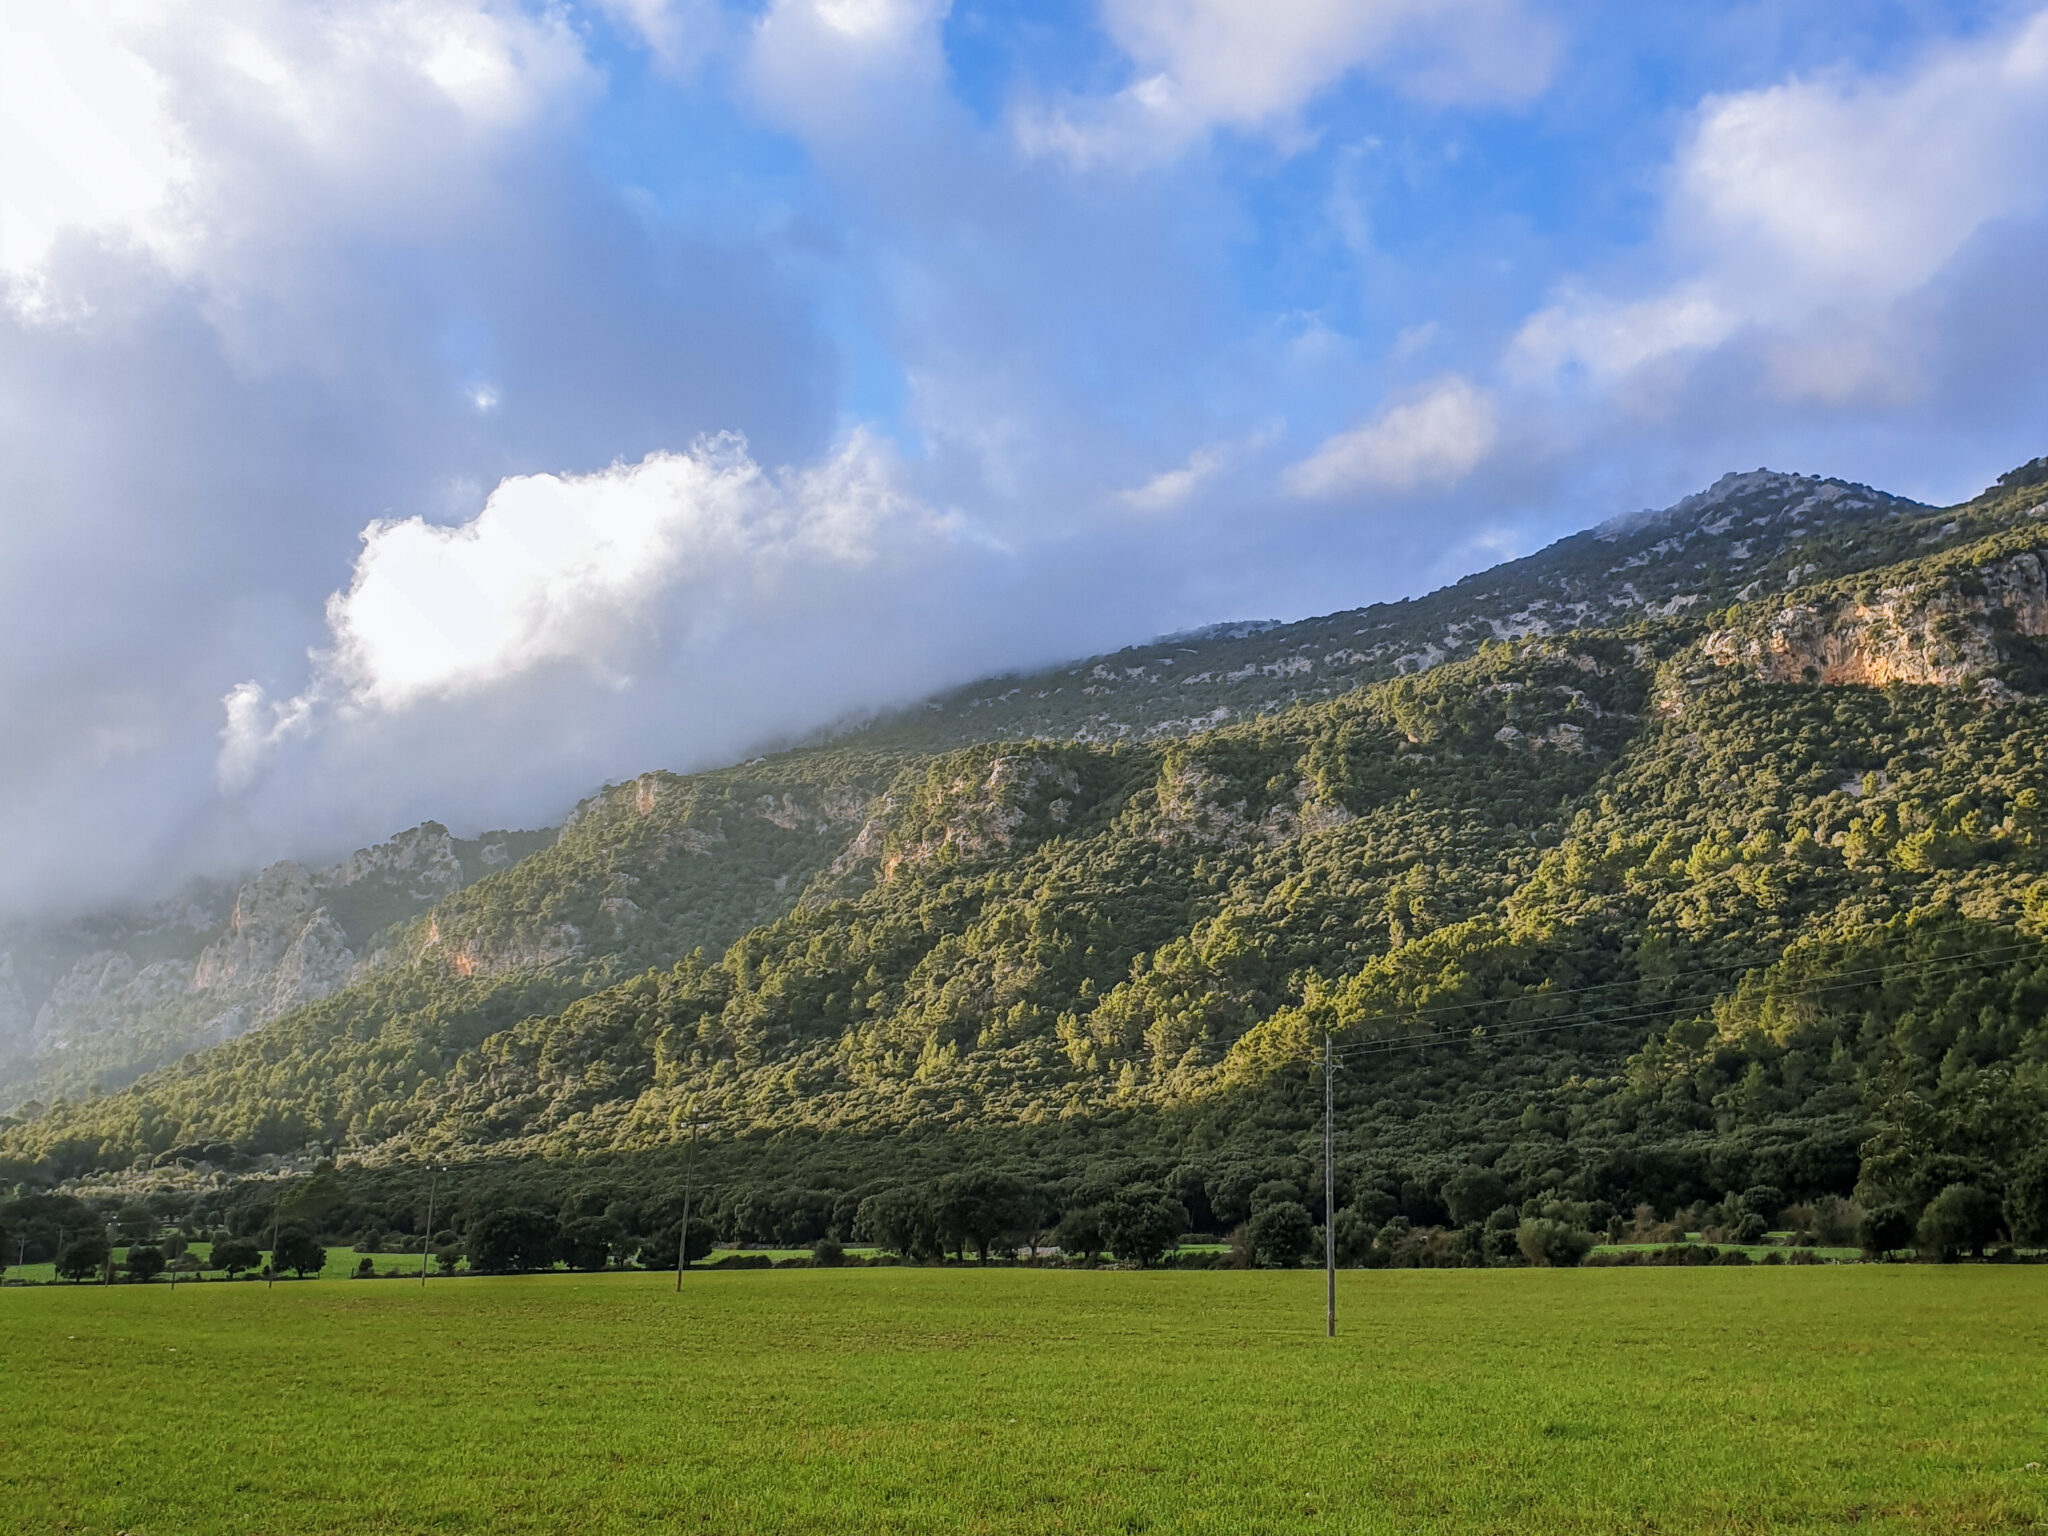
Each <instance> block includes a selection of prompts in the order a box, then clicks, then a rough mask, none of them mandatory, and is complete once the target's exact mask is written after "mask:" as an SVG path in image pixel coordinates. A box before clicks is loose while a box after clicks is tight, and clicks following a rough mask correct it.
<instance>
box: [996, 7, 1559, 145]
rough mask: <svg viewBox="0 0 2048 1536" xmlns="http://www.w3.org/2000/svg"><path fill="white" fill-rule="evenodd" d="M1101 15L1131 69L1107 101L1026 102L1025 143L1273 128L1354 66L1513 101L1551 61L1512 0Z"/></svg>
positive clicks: (1418, 89)
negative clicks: (1130, 77) (1131, 76)
mask: <svg viewBox="0 0 2048 1536" xmlns="http://www.w3.org/2000/svg"><path fill="white" fill-rule="evenodd" d="M1102 13H1103V16H1102V19H1103V25H1104V27H1105V28H1106V30H1107V31H1108V32H1109V35H1110V37H1111V38H1112V39H1113V40H1114V41H1115V42H1116V44H1117V45H1118V46H1119V47H1120V48H1121V49H1122V50H1123V51H1124V52H1125V54H1126V55H1127V56H1128V57H1129V58H1130V60H1131V63H1132V65H1133V67H1134V68H1135V69H1136V71H1137V72H1138V78H1137V79H1136V80H1135V81H1134V82H1133V83H1132V84H1131V85H1130V86H1128V87H1127V88H1125V89H1124V90H1122V91H1120V92H1118V93H1117V94H1116V95H1114V96H1112V97H1109V98H1098V99H1092V100H1083V101H1072V102H1067V103H1064V104H1058V103H1038V104H1034V105H1032V106H1030V107H1027V108H1026V109H1025V110H1023V111H1022V112H1021V113H1020V114H1019V116H1018V120H1017V131H1018V134H1019V137H1020V139H1021V141H1022V142H1023V143H1024V145H1025V146H1026V147H1027V148H1028V149H1031V150H1033V151H1036V152H1039V153H1049V154H1058V155H1062V156H1065V157H1067V158H1070V159H1073V160H1076V161H1080V162H1084V163H1086V162H1092V161H1099V160H1115V161H1124V160H1134V159H1137V160H1142V159H1148V158H1154V157H1158V156H1165V155H1172V154H1175V153H1178V152H1179V151H1180V150H1182V149H1184V148H1186V147H1187V146H1188V145H1189V144H1191V143H1194V142H1195V141H1197V140H1198V139H1199V138H1200V137H1201V136H1202V135H1204V134H1206V133H1208V132H1209V131H1210V130H1212V129H1215V128H1235V129H1238V130H1241V131H1244V132H1273V131H1278V132H1282V133H1285V132H1288V131H1290V130H1291V129H1292V128H1293V127H1294V125H1295V119H1296V118H1297V116H1298V114H1299V113H1300V112H1301V110H1302V108H1303V107H1305V106H1306V105H1307V104H1308V103H1309V102H1310V101H1311V100H1312V99H1313V98H1314V97H1316V96H1317V95H1318V94H1320V93H1321V92H1322V91H1324V90H1327V89H1328V88H1329V87H1330V86H1332V85H1334V84H1335V83H1336V82H1337V81H1339V80H1340V79H1342V78H1343V77H1344V76H1346V75H1348V74H1350V73H1352V72H1353V71H1354V70H1359V69H1373V70H1377V71H1380V72H1382V73H1383V74H1384V75H1385V76H1386V78H1387V79H1388V80H1389V81H1390V83H1392V84H1393V85H1394V86H1395V87H1396V88H1397V89H1400V90H1401V91H1403V92H1404V93H1406V94H1409V95H1414V96H1420V97H1424V98H1427V99H1432V100H1447V101H1464V102H1496V101H1509V102H1513V101H1522V100H1526V99H1527V98H1528V97H1530V96H1532V95H1534V94H1535V93H1536V92H1538V91H1540V90H1541V89H1542V88H1543V87H1544V85H1545V84H1547V83H1548V81H1549V78H1550V72H1551V69H1552V66H1553V63H1554V60H1555V56H1556V40H1555V37H1554V34H1553V33H1552V31H1551V29H1550V28H1549V27H1548V26H1547V25H1546V24H1545V23H1543V22H1541V21H1539V20H1537V19H1536V18H1535V17H1533V16H1532V15H1531V14H1530V13H1529V12H1528V11H1527V10H1526V9H1525V8H1524V6H1523V5H1522V4H1521V3H1520V0H1293V3H1290V4H1285V5H1278V4H1274V3H1272V0H1103V7H1102Z"/></svg>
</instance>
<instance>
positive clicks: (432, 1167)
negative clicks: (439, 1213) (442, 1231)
mask: <svg viewBox="0 0 2048 1536" xmlns="http://www.w3.org/2000/svg"><path fill="white" fill-rule="evenodd" d="M440 1172H441V1165H440V1164H439V1163H429V1164H427V1231H426V1235H425V1236H424V1237H422V1238H421V1239H420V1286H421V1288H422V1289H424V1288H425V1287H426V1283H427V1250H428V1249H429V1248H431V1247H433V1245H434V1180H435V1179H436V1178H437V1177H438V1176H439V1175H440Z"/></svg>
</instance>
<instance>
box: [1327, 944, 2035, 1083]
mask: <svg viewBox="0 0 2048 1536" xmlns="http://www.w3.org/2000/svg"><path fill="white" fill-rule="evenodd" d="M2034 947H2035V946H2034V945H2032V944H2031V943H2027V942H2019V943H2014V944H2006V945H1999V946H1995V947H1992V948H1987V949H1981V950H1968V951H1963V952H1960V953H1958V954H1953V955H1942V956H1935V957H1932V958H1930V959H1928V960H1925V961H1920V962H1916V963H1913V964H1909V965H1904V966H1897V965H1894V966H1873V967H1868V968H1864V969H1860V970H1857V971H1851V972H1846V973H1843V974H1841V975H1838V976H1836V977H1834V978H1832V979H1830V980H1828V981H1825V982H1816V983H1813V984H1812V985H1809V986H1805V987H1795V988H1791V989H1789V992H1790V995H1791V996H1795V997H1813V996H1820V995H1825V994H1828V993H1833V992H1845V991H1853V990H1857V989H1860V988H1863V987H1866V986H1868V985H1869V984H1870V979H1871V978H1877V979H1879V980H1881V981H1890V980H1922V981H1924V980H1927V979H1929V978H1939V977H1941V976H1944V975H1948V974H1952V973H1954V974H1960V973H1963V972H1967V971H1969V970H1972V969H1975V968H1976V967H1977V966H1978V965H1979V964H1980V963H1981V962H1983V961H1985V960H1986V959H1989V958H1992V957H1997V956H2009V955H2011V954H2012V953H2014V952H2015V951H2019V950H2025V949H2031V948H2034ZM1748 969H1750V970H1755V969H1757V967H1755V966H1751V967H1748ZM1694 974H1696V975H1706V974H1713V972H1712V971H1701V972H1696V973H1694ZM1578 990H1580V991H1587V990H1592V989H1590V988H1586V989H1578ZM1532 995H1534V996H1538V997H1542V996H1552V997H1554V996H1559V995H1563V994H1561V993H1555V992H1553V993H1539V994H1532ZM1527 1000H1528V998H1526V997H1524V998H1493V999H1484V1000H1482V1001H1481V1002H1479V1003H1473V1004H1468V1005H1465V1008H1464V1009H1459V1008H1438V1009H1434V1010H1429V1011H1430V1012H1435V1013H1445V1012H1461V1011H1466V1009H1469V1008H1474V1007H1481V1006H1487V1005H1494V1006H1499V1005H1503V1004H1506V1003H1512V1002H1525V1001H1527ZM1710 1001H1711V998H1704V997H1703V998H1699V999H1696V1000H1691V1001H1679V1000H1673V1001H1668V1002H1664V1003H1658V1004H1652V1005H1649V1006H1646V1007H1642V1008H1637V1009H1632V1010H1627V1011H1623V1012H1606V1013H1582V1014H1579V1015H1577V1016H1576V1017H1572V1018H1566V1019H1553V1020H1548V1021H1545V1022H1543V1023H1536V1024H1526V1025H1514V1026H1510V1027H1508V1028H1505V1029H1487V1028H1485V1027H1484V1026H1481V1027H1480V1028H1478V1029H1475V1030H1473V1031H1472V1032H1470V1033H1469V1034H1461V1035H1447V1034H1444V1033H1443V1032H1441V1031H1437V1030H1431V1031H1426V1032H1420V1033H1416V1034H1410V1035H1404V1036H1399V1037H1395V1038H1392V1039H1378V1040H1364V1041H1357V1042H1354V1043H1352V1044H1351V1045H1347V1046H1340V1047H1338V1048H1337V1051H1336V1052H1335V1055H1336V1057H1337V1058H1338V1060H1339V1061H1340V1062H1341V1061H1350V1060H1357V1059H1362V1058H1365V1057H1370V1056H1383V1055H1393V1054H1395V1053H1397V1052H1400V1051H1404V1050H1411V1049H1417V1048H1421V1047H1426V1046H1429V1045H1453V1044H1461V1043H1464V1044H1487V1043H1491V1042H1493V1041H1496V1040H1517V1039H1523V1038H1526V1037H1528V1036H1531V1035H1543V1034H1554V1033H1557V1032H1559V1031H1562V1030H1567V1029H1578V1028H1583V1027H1585V1026H1588V1025H1595V1024H1607V1025H1614V1024H1628V1023H1640V1022H1643V1021H1646V1020H1653V1019H1660V1018H1667V1017H1669V1018H1676V1017H1678V1016H1680V1015H1683V1014H1686V1013H1689V1012H1695V1011H1697V1010H1698V1009H1699V1008H1701V1007H1702V1006H1704V1005H1705V1003H1707V1002H1710ZM1415 1016H1417V1015H1406V1017H1415ZM1379 1017H1380V1019H1391V1018H1394V1017H1402V1016H1399V1015H1381V1016H1379ZM1364 1022H1373V1021H1371V1020H1368V1021H1364ZM1302 1059H1303V1060H1304V1061H1316V1060H1320V1056H1316V1057H1304V1058H1302Z"/></svg>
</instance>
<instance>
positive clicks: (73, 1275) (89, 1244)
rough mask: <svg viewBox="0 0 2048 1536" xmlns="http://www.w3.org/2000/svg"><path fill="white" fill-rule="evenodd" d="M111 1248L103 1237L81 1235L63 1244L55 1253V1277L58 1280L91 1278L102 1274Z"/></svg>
mask: <svg viewBox="0 0 2048 1536" xmlns="http://www.w3.org/2000/svg"><path fill="white" fill-rule="evenodd" d="M111 1252H112V1250H111V1249H110V1248H109V1247H108V1246H107V1240H106V1239H105V1238H104V1237H97V1236H94V1237H81V1238H79V1239H78V1240H77V1241H76V1242H73V1243H68V1244H66V1245H65V1248H64V1251H63V1252H62V1253H60V1254H58V1255H57V1278H58V1279H60V1280H71V1281H80V1280H91V1279H93V1278H95V1277H96V1276H98V1275H100V1274H102V1273H103V1272H104V1271H105V1269H106V1267H107V1258H108V1255H109V1254H110V1253H111Z"/></svg>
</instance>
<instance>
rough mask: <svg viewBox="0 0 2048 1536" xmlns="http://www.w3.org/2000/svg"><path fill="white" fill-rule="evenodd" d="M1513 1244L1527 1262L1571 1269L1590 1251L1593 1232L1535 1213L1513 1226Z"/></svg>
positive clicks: (1551, 1267)
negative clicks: (1515, 1226)
mask: <svg viewBox="0 0 2048 1536" xmlns="http://www.w3.org/2000/svg"><path fill="white" fill-rule="evenodd" d="M1515 1246H1516V1247H1517V1248H1519V1249H1521V1250H1522V1257H1523V1258H1525V1259H1527V1260H1528V1261H1529V1262H1530V1263H1531V1264H1540V1265H1543V1266H1544V1267H1546V1268H1549V1269H1573V1268H1576V1267H1577V1266H1578V1264H1579V1261H1580V1260H1582V1259H1584V1258H1585V1256H1586V1255H1587V1254H1588V1253H1590V1252H1592V1249H1593V1234H1592V1233H1590V1232H1588V1231H1586V1230H1585V1229H1584V1228H1583V1227H1574V1226H1570V1225H1568V1224H1567V1223H1565V1222H1562V1221H1552V1220H1550V1219H1549V1218H1548V1217H1544V1216H1537V1217H1533V1218H1531V1219H1530V1220H1528V1221H1525V1222H1523V1223H1522V1224H1521V1225H1520V1226H1519V1227H1517V1228H1516V1229H1515Z"/></svg>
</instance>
